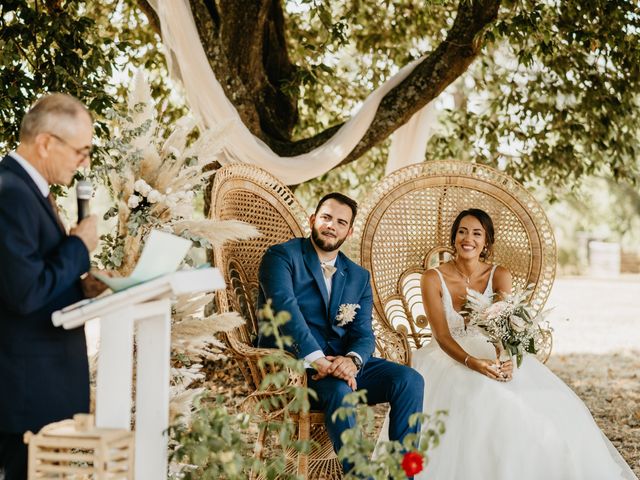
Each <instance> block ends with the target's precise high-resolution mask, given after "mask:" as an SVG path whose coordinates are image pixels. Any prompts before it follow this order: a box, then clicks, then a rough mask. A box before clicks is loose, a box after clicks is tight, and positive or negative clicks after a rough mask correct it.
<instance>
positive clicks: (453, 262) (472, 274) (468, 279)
mask: <svg viewBox="0 0 640 480" xmlns="http://www.w3.org/2000/svg"><path fill="white" fill-rule="evenodd" d="M451 263H452V264H453V268H455V269H456V272H458V275H460V276H461V277H462V279H463V280H464V282H465V283H466V284H467V286H469V285H471V277H473V276H474V275H475V274H476V273H477V272H478V271H479V270H480V269H481V268H482V264H481V263H479V264H478V266H477V267H476V268H475V269H474V270H473V272H471V273H470V274H469V275H465V274H464V273H462V271H461V270H460V269H459V268H458V264H457V263H456V261H455V260H452V262H451Z"/></svg>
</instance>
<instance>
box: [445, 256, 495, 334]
mask: <svg viewBox="0 0 640 480" xmlns="http://www.w3.org/2000/svg"><path fill="white" fill-rule="evenodd" d="M496 268H497V265H494V266H493V268H492V269H491V274H490V275H489V282H487V287H486V288H485V289H484V292H483V295H484V296H485V297H492V296H493V285H492V284H493V273H494V272H495V271H496ZM434 270H435V271H436V273H437V274H438V276H439V277H440V283H441V285H442V306H443V308H444V314H445V318H446V319H447V325H448V326H449V332H451V336H452V337H453V338H461V337H469V336H473V337H475V336H481V335H482V331H481V330H480V329H479V328H478V327H476V326H471V327H467V326H466V325H465V324H464V317H463V316H462V315H460V313H459V312H456V311H455V310H454V309H453V300H452V299H451V293H450V292H449V289H448V288H447V284H446V283H445V282H444V277H443V276H442V273H441V272H440V270H438V269H437V268H434Z"/></svg>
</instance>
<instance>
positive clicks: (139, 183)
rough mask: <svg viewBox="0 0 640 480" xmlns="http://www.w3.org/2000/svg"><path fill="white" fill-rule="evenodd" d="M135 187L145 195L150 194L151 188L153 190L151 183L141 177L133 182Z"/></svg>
mask: <svg viewBox="0 0 640 480" xmlns="http://www.w3.org/2000/svg"><path fill="white" fill-rule="evenodd" d="M133 189H134V190H135V191H136V192H138V193H140V194H141V195H142V196H143V197H146V196H147V195H149V193H150V192H151V190H153V188H151V185H149V184H148V183H147V182H145V181H144V180H143V179H141V178H140V179H138V180H136V181H135V183H134V184H133Z"/></svg>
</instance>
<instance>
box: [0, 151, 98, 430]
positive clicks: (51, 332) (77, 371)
mask: <svg viewBox="0 0 640 480" xmlns="http://www.w3.org/2000/svg"><path fill="white" fill-rule="evenodd" d="M88 270H89V252H88V251H87V248H86V247H85V245H84V243H83V242H82V240H80V238H78V237H76V236H67V235H66V233H65V232H63V231H62V229H61V228H60V227H59V225H58V223H57V221H56V216H55V213H54V211H53V208H52V207H51V205H50V204H49V202H48V201H47V199H46V198H44V197H43V196H42V193H41V192H40V191H39V190H38V188H37V186H36V184H35V183H34V182H33V180H32V179H31V177H29V175H28V174H27V172H26V171H25V170H24V169H23V168H22V167H21V166H20V164H19V163H18V162H16V160H15V159H13V158H12V157H10V156H6V157H4V159H3V160H2V162H0V382H2V393H1V394H0V432H9V433H21V432H24V431H26V430H31V431H38V430H39V429H40V428H41V427H42V426H43V425H45V424H47V423H50V422H53V421H56V420H60V419H63V418H69V417H71V416H72V415H73V414H74V413H78V412H87V411H88V409H89V368H88V362H87V350H86V341H85V336H84V328H78V329H75V330H64V329H62V328H56V327H54V326H53V324H52V323H51V313H52V312H53V311H55V310H59V309H61V308H63V307H65V306H67V305H69V304H72V303H74V302H77V301H78V300H81V299H82V298H83V294H82V289H81V285H80V281H79V277H80V275H82V274H83V273H85V272H87V271H88Z"/></svg>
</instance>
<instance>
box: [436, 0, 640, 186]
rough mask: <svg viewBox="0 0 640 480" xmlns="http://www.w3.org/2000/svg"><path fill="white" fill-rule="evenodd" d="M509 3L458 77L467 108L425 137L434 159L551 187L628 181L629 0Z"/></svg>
mask: <svg viewBox="0 0 640 480" xmlns="http://www.w3.org/2000/svg"><path fill="white" fill-rule="evenodd" d="M515 3H516V4H515V5H513V6H512V8H513V10H509V11H503V12H502V14H501V16H500V19H499V21H498V23H497V24H496V26H495V28H494V29H493V31H492V32H491V33H492V36H493V37H494V38H495V41H494V42H493V43H492V44H490V45H489V46H487V48H486V49H485V51H484V55H483V56H482V58H481V59H480V61H478V62H476V63H475V64H474V65H473V66H472V68H471V69H470V70H469V72H468V74H467V75H466V77H467V78H466V87H464V91H465V95H466V98H467V100H468V101H469V105H468V108H467V109H465V108H460V109H456V110H454V111H451V112H450V115H449V116H448V118H447V120H448V121H449V122H451V123H450V128H449V129H448V130H447V131H446V133H444V134H443V135H440V136H439V137H438V138H434V139H433V140H432V143H431V145H432V152H433V158H449V157H450V156H452V155H453V156H454V157H459V158H463V159H471V160H476V161H480V162H483V163H489V164H493V165H498V166H500V167H502V168H504V169H505V170H506V171H507V173H509V174H511V175H513V176H514V177H515V178H517V179H519V180H521V181H528V180H535V179H540V178H543V179H544V183H545V184H546V185H547V186H554V187H556V188H558V187H560V188H562V187H565V188H566V187H569V188H571V187H574V186H576V185H578V184H579V182H580V181H581V180H582V179H583V178H584V177H586V176H591V175H594V174H605V175H612V176H613V177H614V178H616V179H617V180H625V181H631V182H635V181H636V179H637V177H638V173H639V172H640V167H639V164H638V160H637V157H638V152H639V151H640V150H639V147H640V145H639V140H638V139H639V138H640V135H639V134H640V116H639V115H638V113H637V112H638V106H639V105H640V104H639V102H638V95H637V92H638V91H639V90H640V67H639V65H640V8H639V7H638V4H637V2H630V1H625V0H616V1H605V0H599V1H593V2H586V3H585V2H580V1H577V0H572V1H563V2H528V1H525V2H515ZM510 7H511V6H510ZM461 87H462V86H461ZM452 139H453V141H452ZM456 140H457V141H456ZM550 193H551V194H552V195H553V194H554V193H555V194H560V193H561V192H559V191H555V192H554V191H550Z"/></svg>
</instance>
